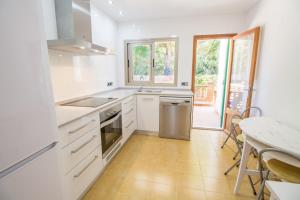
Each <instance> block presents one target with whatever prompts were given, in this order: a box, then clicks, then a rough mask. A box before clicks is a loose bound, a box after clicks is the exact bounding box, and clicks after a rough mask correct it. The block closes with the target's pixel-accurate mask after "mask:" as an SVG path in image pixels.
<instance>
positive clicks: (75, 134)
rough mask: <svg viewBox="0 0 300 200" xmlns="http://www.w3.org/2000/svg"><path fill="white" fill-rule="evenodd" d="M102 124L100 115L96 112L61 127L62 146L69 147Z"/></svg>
mask: <svg viewBox="0 0 300 200" xmlns="http://www.w3.org/2000/svg"><path fill="white" fill-rule="evenodd" d="M99 124H100V119H99V113H98V112H95V113H92V114H89V115H87V116H84V117H81V118H79V119H77V120H75V121H73V122H71V123H69V124H66V125H64V126H61V127H60V128H59V133H60V136H61V142H62V143H61V144H62V146H66V145H69V144H70V143H72V142H74V141H75V140H77V139H78V138H80V137H82V136H83V135H84V134H86V133H87V132H89V131H91V130H92V129H94V128H96V127H97V126H99Z"/></svg>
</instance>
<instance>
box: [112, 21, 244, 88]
mask: <svg viewBox="0 0 300 200" xmlns="http://www.w3.org/2000/svg"><path fill="white" fill-rule="evenodd" d="M245 27H246V24H245V17H244V15H222V16H198V17H189V18H180V19H163V20H153V21H137V22H134V21H133V22H123V23H120V24H119V31H118V33H119V37H118V71H119V74H120V76H119V77H118V79H119V85H121V86H124V46H123V45H124V40H129V39H146V38H159V37H170V36H172V35H176V36H178V37H179V54H178V55H179V58H178V87H180V88H190V87H191V74H192V52H193V36H194V35H197V34H198V35H204V34H222V33H236V32H240V31H242V30H243V29H244V28H245ZM181 82H189V86H188V87H182V86H181Z"/></svg>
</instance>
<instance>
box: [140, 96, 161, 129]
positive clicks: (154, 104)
mask: <svg viewBox="0 0 300 200" xmlns="http://www.w3.org/2000/svg"><path fill="white" fill-rule="evenodd" d="M137 122H138V124H137V129H138V130H141V131H150V132H158V131H159V96H158V95H137Z"/></svg>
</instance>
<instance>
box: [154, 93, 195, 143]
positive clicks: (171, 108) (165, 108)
mask: <svg viewBox="0 0 300 200" xmlns="http://www.w3.org/2000/svg"><path fill="white" fill-rule="evenodd" d="M191 112H192V98H190V97H160V103H159V137H164V138H174V139H183V140H190V130H191Z"/></svg>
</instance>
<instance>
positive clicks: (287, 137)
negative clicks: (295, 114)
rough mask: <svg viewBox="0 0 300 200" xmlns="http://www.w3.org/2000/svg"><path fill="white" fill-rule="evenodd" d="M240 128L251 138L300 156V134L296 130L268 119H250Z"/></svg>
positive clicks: (241, 124)
mask: <svg viewBox="0 0 300 200" xmlns="http://www.w3.org/2000/svg"><path fill="white" fill-rule="evenodd" d="M239 126H240V128H241V129H242V130H243V133H244V134H246V135H247V136H249V137H250V138H253V139H255V140H257V141H259V142H261V143H263V144H265V145H267V146H270V147H274V148H277V149H282V150H285V151H288V152H290V153H292V154H294V155H297V156H300V132H299V131H297V130H295V129H292V128H290V127H288V126H286V125H284V124H282V123H280V122H278V121H275V120H273V119H271V118H268V117H250V118H247V119H244V120H242V121H241V122H240V123H239Z"/></svg>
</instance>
